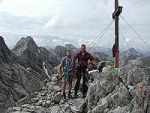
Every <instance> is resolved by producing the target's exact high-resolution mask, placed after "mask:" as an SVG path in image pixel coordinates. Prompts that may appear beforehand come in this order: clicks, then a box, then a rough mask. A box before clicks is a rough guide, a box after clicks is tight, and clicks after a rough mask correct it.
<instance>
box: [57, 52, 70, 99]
mask: <svg viewBox="0 0 150 113" xmlns="http://www.w3.org/2000/svg"><path fill="white" fill-rule="evenodd" d="M72 68H73V58H72V52H71V50H67V53H66V56H65V57H63V58H62V60H61V63H60V66H59V75H60V77H59V78H62V94H63V98H64V99H66V93H65V89H66V84H67V82H68V84H69V89H68V98H72V96H71V89H72V76H73V72H72V70H73V69H72Z"/></svg>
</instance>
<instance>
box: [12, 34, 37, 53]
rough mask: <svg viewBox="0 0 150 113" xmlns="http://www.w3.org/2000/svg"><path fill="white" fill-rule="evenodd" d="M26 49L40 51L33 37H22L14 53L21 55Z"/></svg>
mask: <svg viewBox="0 0 150 113" xmlns="http://www.w3.org/2000/svg"><path fill="white" fill-rule="evenodd" d="M26 49H31V50H33V51H38V46H37V44H36V43H35V41H34V40H33V38H32V37H30V36H27V37H26V38H25V37H22V38H21V39H20V40H19V41H18V42H17V44H16V45H15V47H14V48H13V49H12V51H13V52H14V53H15V54H16V55H19V56H20V55H21V54H22V53H23V52H24V51H25V50H26Z"/></svg>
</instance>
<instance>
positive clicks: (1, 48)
mask: <svg viewBox="0 0 150 113" xmlns="http://www.w3.org/2000/svg"><path fill="white" fill-rule="evenodd" d="M13 58H14V56H13V54H12V52H11V51H10V49H9V48H8V47H7V45H6V44H5V41H4V38H3V37H2V36H0V62H9V61H11V60H12V59H13Z"/></svg>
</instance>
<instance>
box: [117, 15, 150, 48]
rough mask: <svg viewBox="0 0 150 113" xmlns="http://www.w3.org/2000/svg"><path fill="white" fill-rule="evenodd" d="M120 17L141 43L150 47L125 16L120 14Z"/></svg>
mask: <svg viewBox="0 0 150 113" xmlns="http://www.w3.org/2000/svg"><path fill="white" fill-rule="evenodd" d="M120 16H121V15H120ZM121 18H122V19H123V20H124V22H125V23H126V24H127V25H128V26H129V27H130V29H131V30H132V31H133V32H134V33H135V34H136V35H137V36H138V37H139V38H140V39H141V40H142V41H143V43H144V44H145V45H146V46H147V47H148V48H149V49H150V46H149V45H148V44H147V43H146V41H144V39H143V38H142V37H141V36H140V35H139V34H138V33H137V32H136V31H135V29H134V28H133V27H132V26H131V25H130V24H129V23H128V22H127V21H126V20H125V18H124V17H123V16H121Z"/></svg>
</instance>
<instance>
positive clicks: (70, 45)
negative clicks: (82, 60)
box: [65, 44, 77, 49]
mask: <svg viewBox="0 0 150 113" xmlns="http://www.w3.org/2000/svg"><path fill="white" fill-rule="evenodd" d="M65 48H67V49H77V48H76V47H75V46H73V45H72V44H66V45H65Z"/></svg>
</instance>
